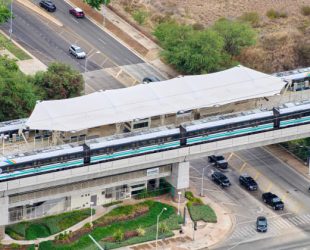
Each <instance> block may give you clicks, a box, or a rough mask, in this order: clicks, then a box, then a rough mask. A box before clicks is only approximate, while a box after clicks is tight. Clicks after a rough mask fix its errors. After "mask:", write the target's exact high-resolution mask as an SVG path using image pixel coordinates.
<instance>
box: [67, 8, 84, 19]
mask: <svg viewBox="0 0 310 250" xmlns="http://www.w3.org/2000/svg"><path fill="white" fill-rule="evenodd" d="M69 13H70V14H71V15H73V16H75V17H77V18H83V17H84V16H85V15H84V12H83V10H81V9H80V8H72V9H70V10H69Z"/></svg>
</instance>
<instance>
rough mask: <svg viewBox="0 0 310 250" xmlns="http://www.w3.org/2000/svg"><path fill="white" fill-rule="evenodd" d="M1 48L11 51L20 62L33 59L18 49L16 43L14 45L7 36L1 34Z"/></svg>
mask: <svg viewBox="0 0 310 250" xmlns="http://www.w3.org/2000/svg"><path fill="white" fill-rule="evenodd" d="M0 48H5V49H7V50H8V51H10V52H11V53H12V54H13V55H14V56H16V57H17V58H18V59H19V60H27V59H31V57H30V56H29V55H28V54H26V53H25V52H24V51H23V50H21V49H20V48H19V47H17V46H16V45H15V44H14V43H12V42H11V41H10V40H9V39H7V38H6V37H5V36H3V35H2V34H0Z"/></svg>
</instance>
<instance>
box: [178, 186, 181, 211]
mask: <svg viewBox="0 0 310 250" xmlns="http://www.w3.org/2000/svg"><path fill="white" fill-rule="evenodd" d="M181 194H182V193H181V192H178V195H179V201H178V215H180V202H181Z"/></svg>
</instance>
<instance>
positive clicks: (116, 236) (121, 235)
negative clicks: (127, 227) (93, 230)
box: [113, 229, 124, 242]
mask: <svg viewBox="0 0 310 250" xmlns="http://www.w3.org/2000/svg"><path fill="white" fill-rule="evenodd" d="M113 237H114V239H115V241H117V242H121V241H122V240H124V232H123V231H122V230H121V229H118V230H117V231H116V232H115V233H114V234H113Z"/></svg>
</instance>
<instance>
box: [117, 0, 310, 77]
mask: <svg viewBox="0 0 310 250" xmlns="http://www.w3.org/2000/svg"><path fill="white" fill-rule="evenodd" d="M111 5H112V7H113V8H114V9H117V10H118V11H119V12H121V13H122V15H125V16H126V17H127V18H128V19H129V20H130V21H132V22H135V21H134V19H133V18H132V13H133V12H134V11H136V10H142V11H144V12H146V13H147V18H146V21H145V23H144V24H143V25H141V29H142V30H143V31H145V32H147V33H149V34H151V33H152V30H153V28H154V27H155V26H156V24H157V23H158V21H160V20H164V19H166V18H168V17H169V18H173V19H175V20H177V21H178V22H180V23H186V24H199V25H202V26H204V27H208V26H210V25H212V24H213V23H214V22H215V21H216V20H218V19H219V18H221V17H225V18H228V19H231V20H233V19H236V18H238V17H240V16H241V15H242V14H244V13H247V12H256V13H258V14H259V17H260V21H259V25H258V26H257V27H255V29H256V30H257V32H258V44H257V45H256V46H254V47H252V48H249V49H247V50H246V51H244V52H243V53H242V55H241V56H240V57H239V58H237V59H238V60H239V61H240V62H241V63H242V64H244V65H246V66H249V67H252V68H256V69H258V70H262V71H265V72H275V71H281V70H288V69H293V68H296V67H300V66H310V62H309V57H310V56H308V55H305V57H304V56H303V55H301V53H306V52H301V51H308V50H307V49H310V43H309V41H310V16H304V15H303V14H302V13H301V7H302V6H310V0H191V1H189V0H113V1H111ZM270 9H274V10H276V11H280V12H282V13H286V14H287V17H286V18H279V19H269V18H268V17H267V16H266V12H267V11H268V10H270ZM308 64H309V65H308Z"/></svg>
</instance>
